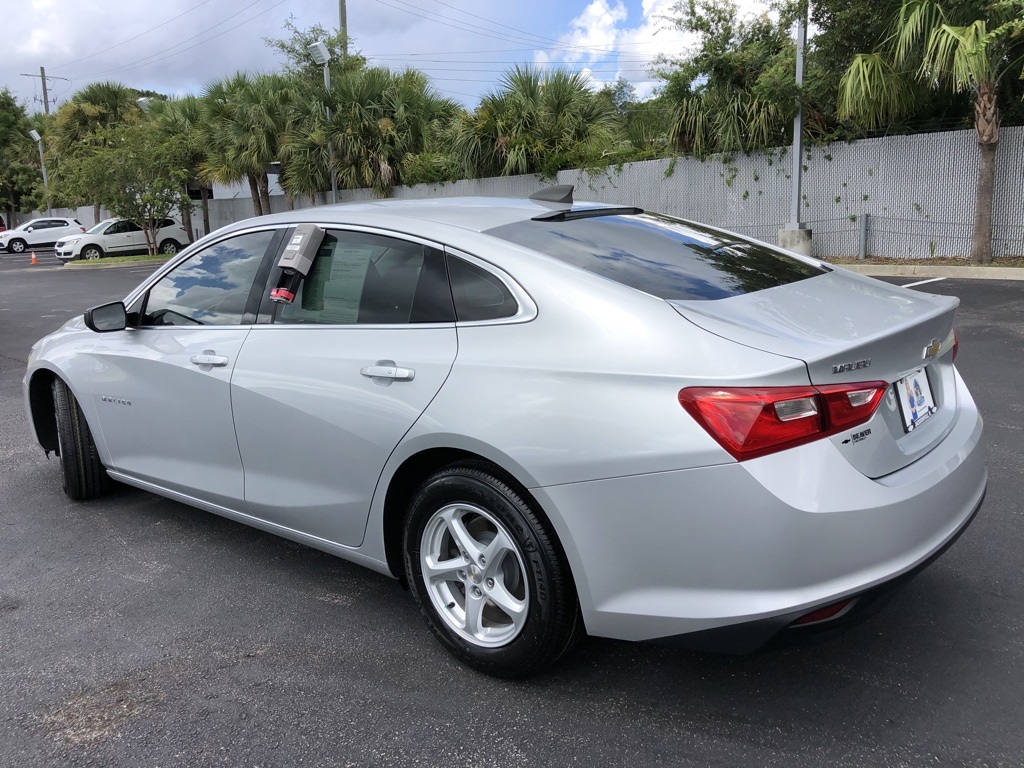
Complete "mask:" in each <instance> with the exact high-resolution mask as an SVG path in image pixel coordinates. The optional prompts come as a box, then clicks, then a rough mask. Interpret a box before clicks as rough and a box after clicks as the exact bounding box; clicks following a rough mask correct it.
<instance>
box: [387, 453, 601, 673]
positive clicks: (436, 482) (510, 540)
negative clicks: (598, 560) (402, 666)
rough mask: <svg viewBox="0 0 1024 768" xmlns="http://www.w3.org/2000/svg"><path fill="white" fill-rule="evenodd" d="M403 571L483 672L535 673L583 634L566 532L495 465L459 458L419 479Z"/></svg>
mask: <svg viewBox="0 0 1024 768" xmlns="http://www.w3.org/2000/svg"><path fill="white" fill-rule="evenodd" d="M405 574H406V579H407V580H408V582H409V586H410V588H411V589H412V592H413V595H414V596H415V598H416V602H417V603H418V604H419V607H420V613H421V614H422V615H423V618H424V620H425V621H426V622H427V626H429V627H430V629H431V630H432V631H433V633H434V635H435V636H436V637H437V638H438V639H439V640H440V641H441V643H442V644H443V645H444V646H445V647H446V648H447V649H448V650H449V651H450V652H451V653H452V654H454V655H455V656H456V657H457V658H459V659H460V660H462V661H463V662H465V663H466V664H468V665H469V666H471V667H473V668H474V669H477V670H479V671H480V672H485V673H487V674H490V675H496V676H498V677H527V676H529V675H532V674H535V673H537V672H539V671H541V670H542V669H544V668H545V667H547V666H549V665H550V664H553V663H554V662H555V661H557V660H558V659H559V658H560V657H561V656H562V655H563V654H565V653H566V652H567V651H569V649H570V648H572V647H573V645H575V643H576V641H577V640H579V638H580V637H581V636H582V635H583V622H582V620H581V617H580V608H579V602H578V600H577V598H576V590H575V586H574V584H573V581H572V574H571V573H570V572H569V565H568V563H567V562H566V558H565V553H564V552H563V551H562V548H561V546H560V545H559V543H558V540H557V539H556V537H555V535H554V533H553V532H552V531H551V529H550V527H549V524H548V523H547V521H546V520H545V519H544V518H543V515H542V513H540V512H539V510H537V509H536V508H535V507H534V504H533V502H532V501H531V500H530V499H529V497H528V496H527V494H526V492H525V491H524V490H522V489H521V488H519V487H518V486H517V485H516V484H515V483H514V481H513V480H511V479H510V478H505V476H504V474H503V473H501V472H500V471H499V470H497V468H494V467H492V466H490V465H488V464H484V463H482V462H475V461H474V462H465V463H459V464H454V465H452V466H449V467H446V468H444V469H441V470H439V471H438V472H435V473H434V474H433V475H431V476H430V477H429V478H427V480H426V481H425V482H424V483H423V485H421V486H420V488H419V490H418V491H417V492H416V494H415V496H414V497H413V500H412V504H411V505H410V506H409V511H408V516H407V517H406V524H405Z"/></svg>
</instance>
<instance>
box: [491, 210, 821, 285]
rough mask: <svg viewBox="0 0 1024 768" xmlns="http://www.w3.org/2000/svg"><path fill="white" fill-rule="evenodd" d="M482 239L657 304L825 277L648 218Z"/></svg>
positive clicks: (508, 228)
mask: <svg viewBox="0 0 1024 768" xmlns="http://www.w3.org/2000/svg"><path fill="white" fill-rule="evenodd" d="M487 234H489V235H493V236H494V237H498V238H501V239H503V240H508V241H511V242H513V243H516V244H518V245H522V246H525V247H527V248H530V249H532V250H535V251H538V252H539V253H543V254H545V255H547V256H551V257H553V258H555V259H558V260H559V261H563V262H566V263H568V264H572V265H573V266H575V267H579V268H580V269H584V270H586V271H587V272H592V273H594V274H598V275H601V276H602V277H607V278H609V279H611V280H614V281H616V282H618V283H622V284H623V285H628V286H630V287H632V288H636V289H637V290H640V291H643V292H644V293H649V294H651V295H653V296H657V297H659V298H662V299H669V300H677V301H679V300H694V299H698V300H699V299H724V298H728V297H730V296H738V295H741V294H744V293H752V292H754V291H760V290H764V289H766V288H773V287H775V286H779V285H786V284H788V283H794V282H797V281H798V280H806V279H808V278H811V277H815V276H817V275H821V274H824V273H825V272H826V271H827V270H825V269H823V268H820V267H817V266H814V265H811V264H808V263H806V262H804V261H800V260H799V259H797V258H794V257H792V256H788V255H786V254H785V253H783V252H782V251H777V250H774V249H772V248H769V247H768V246H765V245H759V244H757V243H750V242H746V241H742V240H740V239H739V238H735V237H732V236H730V235H729V234H728V233H726V232H721V231H719V230H716V229H712V228H710V227H703V226H700V225H697V224H692V223H690V222H684V221H681V220H679V219H674V218H672V217H670V216H662V215H658V214H652V213H643V214H633V215H610V216H609V215H605V216H600V215H598V216H592V217H582V218H578V219H565V220H555V219H547V220H532V219H531V220H529V221H519V222H515V223H513V224H506V225H504V226H501V227H496V228H494V229H491V230H488V231H487Z"/></svg>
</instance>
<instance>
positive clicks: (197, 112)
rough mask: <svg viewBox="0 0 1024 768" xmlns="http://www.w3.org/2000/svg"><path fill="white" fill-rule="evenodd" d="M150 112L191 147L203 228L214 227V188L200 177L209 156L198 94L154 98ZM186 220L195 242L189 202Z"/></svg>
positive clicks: (187, 227)
mask: <svg viewBox="0 0 1024 768" xmlns="http://www.w3.org/2000/svg"><path fill="white" fill-rule="evenodd" d="M151 104H152V105H153V106H151V107H150V108H149V111H150V114H151V115H152V116H153V117H154V118H155V119H156V120H157V121H158V122H159V123H160V125H161V127H162V128H163V130H164V132H165V133H167V134H168V135H170V136H180V137H182V139H184V141H185V146H187V147H188V153H189V167H190V169H191V170H192V172H193V176H192V178H191V179H190V181H189V183H190V184H191V183H192V182H197V183H198V184H199V192H200V201H201V202H200V207H201V209H202V213H203V231H204V232H209V231H210V205H209V192H210V188H209V185H207V184H206V183H205V182H204V181H203V180H202V179H201V178H199V167H200V166H201V165H202V164H203V162H204V161H205V160H206V155H207V152H206V145H205V144H204V143H203V136H202V129H201V121H202V108H201V103H200V100H199V98H198V97H196V96H185V97H183V98H180V99H170V100H166V101H165V100H157V101H155V102H151ZM181 219H182V223H183V224H184V225H185V228H186V229H187V230H188V238H189V242H192V239H193V235H192V211H191V209H190V208H189V206H185V207H183V208H182V210H181Z"/></svg>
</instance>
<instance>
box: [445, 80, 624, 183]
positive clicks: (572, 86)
mask: <svg viewBox="0 0 1024 768" xmlns="http://www.w3.org/2000/svg"><path fill="white" fill-rule="evenodd" d="M615 121H616V114H615V109H614V107H613V106H612V104H611V103H610V102H609V101H608V100H607V99H602V98H599V97H598V95H597V94H596V93H594V92H593V91H592V90H591V89H590V86H589V83H588V80H587V78H586V76H585V75H583V74H582V73H581V72H568V71H565V70H555V71H552V72H542V71H541V70H538V69H533V68H531V67H520V66H517V67H515V68H514V69H513V70H512V71H510V72H506V73H505V74H504V75H502V77H501V80H500V84H499V88H498V89H497V90H496V91H494V92H491V93H489V94H487V95H486V96H484V98H483V99H482V100H481V102H480V106H479V107H477V109H476V111H475V112H473V114H471V115H468V116H467V117H465V118H463V119H462V120H461V121H460V122H459V124H458V125H457V126H456V129H455V137H454V148H453V151H454V153H455V155H456V157H457V158H458V159H459V161H460V163H461V164H462V167H463V169H464V172H465V173H466V175H467V176H470V177H473V176H496V175H502V176H509V175H513V174H523V173H544V174H548V175H551V174H553V173H555V172H557V171H559V170H561V169H563V168H571V167H574V166H578V165H585V164H588V161H589V159H590V158H592V157H595V156H600V155H601V153H602V150H603V149H605V148H607V146H608V145H609V144H611V138H612V134H613V128H614V125H615Z"/></svg>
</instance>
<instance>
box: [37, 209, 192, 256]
mask: <svg viewBox="0 0 1024 768" xmlns="http://www.w3.org/2000/svg"><path fill="white" fill-rule="evenodd" d="M160 223H161V227H160V229H158V230H157V231H156V242H157V250H159V251H160V253H166V254H169V255H173V254H175V253H177V252H178V251H179V250H181V248H182V246H183V245H185V244H186V243H188V232H186V230H185V228H184V227H183V226H182V225H181V224H180V223H179V222H177V221H175V220H174V219H163V220H162V221H161V222H160ZM55 250H56V253H57V258H58V259H60V260H61V261H65V262H67V261H74V260H75V259H101V258H103V257H104V256H127V255H128V254H132V253H146V250H147V249H146V233H145V232H143V231H142V227H140V226H139V225H138V224H136V223H135V222H134V221H129V220H128V219H104V220H103V221H101V222H100V223H99V224H97V225H96V226H95V227H93V228H92V229H90V230H89V231H87V232H85V231H83V232H76V233H74V234H72V235H71V236H69V237H65V238H63V239H61V240H60V241H59V242H58V243H57V245H56V246H55Z"/></svg>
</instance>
